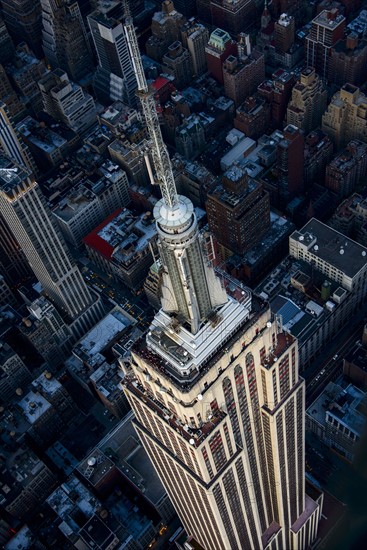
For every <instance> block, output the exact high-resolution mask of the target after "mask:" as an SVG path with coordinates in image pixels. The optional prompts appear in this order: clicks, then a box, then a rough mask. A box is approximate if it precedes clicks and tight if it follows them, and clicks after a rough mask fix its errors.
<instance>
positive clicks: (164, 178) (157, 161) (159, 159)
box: [124, 0, 178, 208]
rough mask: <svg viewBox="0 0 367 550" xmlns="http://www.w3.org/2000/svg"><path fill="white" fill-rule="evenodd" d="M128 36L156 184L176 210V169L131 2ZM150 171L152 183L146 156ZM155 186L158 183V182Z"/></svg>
mask: <svg viewBox="0 0 367 550" xmlns="http://www.w3.org/2000/svg"><path fill="white" fill-rule="evenodd" d="M124 4H125V17H126V18H125V24H124V29H125V35H126V40H127V45H128V48H129V52H130V56H131V60H132V63H133V68H134V72H135V76H136V80H137V83H138V96H139V98H140V102H141V106H142V109H143V113H144V117H145V121H146V124H147V128H148V133H149V137H150V139H151V142H152V149H151V152H152V157H153V164H154V168H155V172H156V180H157V183H158V184H159V186H160V188H161V192H162V197H163V201H164V202H165V204H166V206H168V207H170V208H174V207H175V206H176V204H177V203H178V197H177V190H176V184H175V180H174V177H173V172H172V165H171V161H170V158H169V155H168V151H167V147H166V145H165V143H164V141H163V138H162V133H161V129H160V126H159V120H158V115H157V109H156V104H155V100H154V97H153V93H152V91H150V90H149V88H148V84H147V81H146V78H145V74H144V69H143V64H142V61H141V56H140V51H139V46H138V41H137V37H136V32H135V28H134V23H133V18H132V17H131V15H130V10H129V7H128V2H127V1H126V0H125V2H124ZM145 161H146V162H147V168H148V172H149V175H150V177H151V181H152V180H153V174H152V170H151V168H150V165H149V159H148V156H147V155H146V156H145ZM152 183H155V182H154V180H153V181H152Z"/></svg>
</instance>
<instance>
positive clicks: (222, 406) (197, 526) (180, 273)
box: [125, 20, 321, 550]
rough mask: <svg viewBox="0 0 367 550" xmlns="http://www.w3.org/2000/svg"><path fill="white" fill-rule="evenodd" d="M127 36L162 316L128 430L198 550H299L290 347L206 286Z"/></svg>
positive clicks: (239, 303)
mask: <svg viewBox="0 0 367 550" xmlns="http://www.w3.org/2000/svg"><path fill="white" fill-rule="evenodd" d="M126 32H127V36H128V43H129V45H130V50H131V55H132V56H133V58H134V64H135V67H136V71H137V80H138V88H139V91H140V97H141V101H142V106H143V111H144V114H145V117H146V121H147V126H148V130H149V134H150V137H151V139H152V142H153V143H155V144H156V147H155V146H154V145H153V151H152V154H153V161H154V167H155V171H156V176H155V177H156V180H157V181H158V182H159V184H160V187H161V191H162V196H163V198H162V199H161V200H160V201H158V203H157V204H156V206H155V208H154V216H155V219H156V224H157V230H158V236H159V248H160V257H161V261H162V268H163V274H162V276H163V284H162V300H161V304H162V309H161V310H160V311H159V312H158V313H157V314H156V316H155V318H154V320H153V322H152V324H151V326H150V329H149V332H148V333H147V335H146V336H143V337H142V338H140V340H138V341H137V342H136V343H135V344H134V345H133V347H132V350H131V351H132V357H131V368H130V369H129V370H128V371H127V373H126V377H125V390H126V393H127V396H128V399H129V401H130V404H131V406H132V408H133V410H134V412H135V415H136V419H135V427H136V430H137V432H138V433H139V436H140V438H141V441H142V443H143V445H144V447H145V448H146V450H147V452H148V454H149V456H150V458H151V460H152V462H153V464H154V466H155V468H156V470H157V472H158V474H159V476H160V478H161V480H162V481H163V484H164V486H165V488H166V490H167V492H168V494H169V496H170V498H171V500H172V502H173V504H174V506H175V508H176V511H177V512H178V514H179V516H180V518H181V520H182V522H183V524H184V526H185V529H186V531H187V533H188V534H189V535H191V536H192V537H193V538H194V539H195V540H196V541H197V542H198V543H199V544H200V545H201V546H202V547H203V548H205V549H207V550H229V549H231V550H235V549H249V548H251V549H254V550H258V549H259V548H266V549H272V550H273V549H274V550H275V549H280V548H294V549H295V548H297V549H302V548H307V547H308V545H309V544H310V543H311V542H312V541H313V540H314V539H315V537H316V534H317V524H318V519H319V517H320V513H321V510H320V506H319V504H318V503H316V502H314V501H313V500H312V499H311V498H310V497H309V496H308V495H307V494H306V492H305V471H304V468H305V453H304V430H305V427H304V426H305V424H304V408H305V406H304V396H305V385H304V381H303V380H302V379H300V378H299V376H298V352H297V342H296V340H295V339H294V338H293V337H292V336H290V335H288V334H285V333H283V332H282V330H281V329H280V328H279V327H278V325H277V323H276V322H275V320H274V319H273V318H272V316H271V312H270V309H269V305H268V304H267V303H266V302H263V301H261V300H259V299H258V298H256V297H255V296H254V297H252V296H251V294H250V292H249V291H248V290H247V289H246V288H244V287H241V286H239V288H238V289H237V295H236V289H233V287H232V291H233V293H234V294H235V296H229V295H227V293H226V291H225V288H224V286H223V284H222V281H221V280H220V279H219V278H218V277H217V276H216V274H215V272H214V269H213V266H212V264H211V262H210V261H209V259H208V257H207V255H206V254H205V253H204V249H205V242H204V240H205V238H204V237H203V236H200V234H199V232H198V227H197V221H196V217H195V214H194V210H193V205H192V203H191V201H190V200H189V199H187V198H185V197H183V196H179V195H177V193H176V188H175V182H174V180H173V175H172V167H171V165H170V162H169V157H168V153H167V151H166V148H165V146H164V143H163V141H162V137H161V134H160V129H159V123H158V120H157V114H156V111H155V106H154V101H152V96H151V94H150V93H149V90H148V87H147V84H146V81H145V77H144V73H143V69H142V66H141V62H140V59H139V54H138V46H137V41H136V37H135V34H134V28H133V24H132V21H130V20H128V21H127V23H126Z"/></svg>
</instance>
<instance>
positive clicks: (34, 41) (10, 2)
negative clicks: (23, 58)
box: [1, 0, 43, 57]
mask: <svg viewBox="0 0 367 550" xmlns="http://www.w3.org/2000/svg"><path fill="white" fill-rule="evenodd" d="M1 7H2V12H3V14H4V20H5V23H6V26H7V28H8V30H9V33H10V35H11V37H12V38H13V40H14V42H15V43H16V44H19V43H20V42H27V44H28V45H29V46H30V47H31V49H32V51H33V52H34V53H35V54H36V55H37V56H39V57H42V56H43V51H42V16H41V4H40V2H39V1H38V2H35V1H34V0H2V2H1Z"/></svg>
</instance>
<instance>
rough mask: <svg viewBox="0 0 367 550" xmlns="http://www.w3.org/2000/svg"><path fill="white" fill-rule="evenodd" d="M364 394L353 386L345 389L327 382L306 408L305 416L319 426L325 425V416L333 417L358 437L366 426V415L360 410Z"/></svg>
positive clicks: (350, 385) (364, 397)
mask: <svg viewBox="0 0 367 550" xmlns="http://www.w3.org/2000/svg"><path fill="white" fill-rule="evenodd" d="M362 401H364V402H365V401H366V394H365V393H364V392H363V391H361V390H360V389H358V388H357V387H356V386H353V384H349V386H347V387H346V388H343V387H342V386H340V385H338V384H335V383H334V382H329V383H328V385H327V386H326V388H325V390H324V391H323V392H322V394H321V395H319V397H318V398H317V399H316V400H315V401H314V402H313V403H312V404H311V405H310V406H309V407H308V409H307V414H308V416H310V417H311V418H312V419H314V420H316V421H317V422H318V423H319V424H321V425H323V426H325V425H326V414H327V413H329V414H331V415H332V416H334V417H335V418H336V419H337V420H338V421H339V422H341V423H342V424H343V425H344V426H346V427H347V428H348V429H350V430H351V431H353V432H354V433H355V434H356V435H357V436H359V435H360V434H361V432H362V430H363V428H364V426H365V424H366V414H365V413H364V414H363V412H361V410H360V409H362V410H363V409H364V410H365V407H361V405H362Z"/></svg>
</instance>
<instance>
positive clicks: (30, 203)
mask: <svg viewBox="0 0 367 550" xmlns="http://www.w3.org/2000/svg"><path fill="white" fill-rule="evenodd" d="M0 212H1V214H2V215H3V216H4V218H5V220H6V222H7V224H8V226H9V228H10V230H11V232H12V233H13V235H14V236H15V238H16V239H17V241H18V243H19V244H20V246H21V248H22V250H23V252H24V254H25V255H26V257H27V260H28V262H29V264H30V267H31V269H32V270H33V272H34V274H35V275H36V277H37V279H38V280H39V282H40V283H41V285H42V288H43V291H44V293H45V295H46V296H47V297H48V298H49V299H50V300H51V302H53V303H54V304H55V306H56V307H57V309H58V310H59V313H61V315H62V316H63V317H64V318H65V319H66V320H67V321H68V322H69V323H73V322H75V321H77V320H78V319H79V320H80V323H79V322H78V323H77V325H76V326H75V327H76V331H77V332H78V330H79V328H78V327H79V325H80V330H85V331H86V330H87V328H86V327H87V325H89V327H90V326H91V325H92V324H93V323H95V322H96V321H97V320H98V319H99V316H100V315H101V314H102V313H103V312H102V311H101V309H102V308H101V305H100V303H99V302H98V301H97V300H96V298H95V296H94V295H92V294H91V292H90V290H89V289H88V287H87V286H86V284H85V282H84V279H83V278H82V275H81V273H80V271H79V268H78V267H77V265H76V264H75V263H74V261H73V259H72V257H71V256H70V253H69V252H68V250H67V247H66V244H65V242H64V240H63V238H62V236H61V234H60V231H59V229H58V228H57V225H56V222H54V221H53V220H52V216H51V212H50V211H49V208H48V206H47V204H46V201H45V198H44V196H43V194H42V192H41V189H40V187H39V186H38V184H37V182H36V181H35V180H34V178H33V177H32V176H30V175H29V172H27V171H26V170H25V169H24V170H23V169H22V168H20V167H19V166H17V165H16V164H15V163H13V162H12V161H10V160H9V159H8V158H7V157H5V156H3V155H1V156H0ZM82 318H83V321H82ZM89 327H88V328H89Z"/></svg>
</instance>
